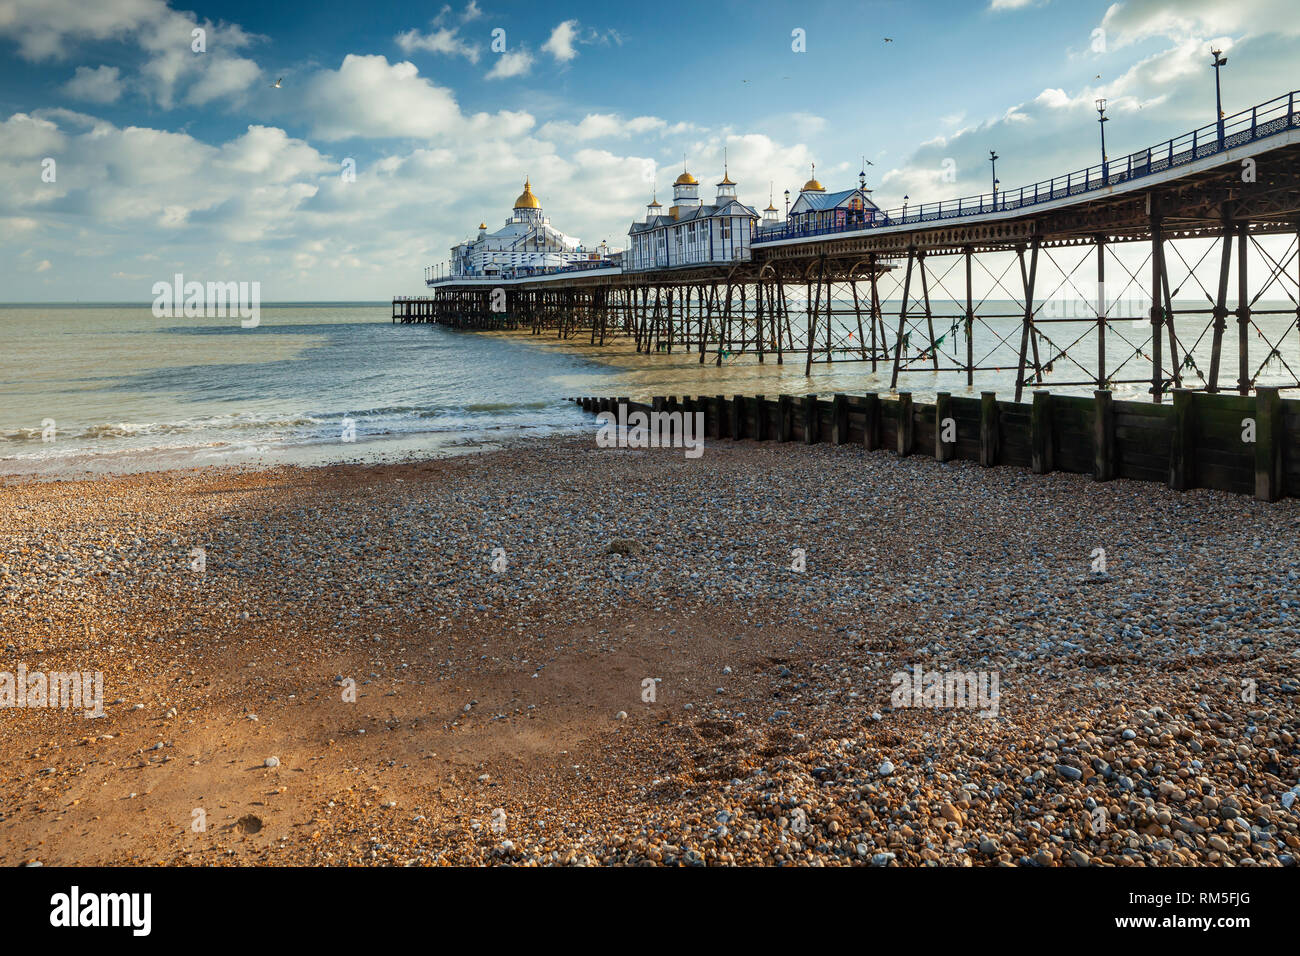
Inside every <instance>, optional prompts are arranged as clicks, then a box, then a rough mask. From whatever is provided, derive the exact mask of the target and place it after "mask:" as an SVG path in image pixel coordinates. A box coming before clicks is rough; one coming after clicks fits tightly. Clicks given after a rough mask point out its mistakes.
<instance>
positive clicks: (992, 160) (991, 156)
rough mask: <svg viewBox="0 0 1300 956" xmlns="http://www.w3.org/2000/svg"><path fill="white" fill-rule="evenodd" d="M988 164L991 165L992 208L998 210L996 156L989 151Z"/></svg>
mask: <svg viewBox="0 0 1300 956" xmlns="http://www.w3.org/2000/svg"><path fill="white" fill-rule="evenodd" d="M989 162H990V163H991V164H992V165H993V208H994V209H997V208H998V154H997V153H995V152H993V150H991V149H990V150H989Z"/></svg>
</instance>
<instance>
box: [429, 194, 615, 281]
mask: <svg viewBox="0 0 1300 956" xmlns="http://www.w3.org/2000/svg"><path fill="white" fill-rule="evenodd" d="M614 251H615V252H618V251H620V250H614ZM603 258H605V249H604V248H600V249H597V250H588V249H586V248H585V247H584V246H583V245H582V241H581V240H580V239H578V238H576V237H574V236H566V235H565V234H564V233H562V232H560V231H559V230H558V229H556V228H555V227H553V226H552V225H551V221H550V219H548V218H547V217H546V216H545V215H543V213H542V202H541V200H540V199H538V198H537V195H536V194H535V193H534V192H533V181H532V179H531V177H528V176H525V177H524V191H523V192H521V193H520V194H519V196H518V197H517V198H516V199H515V204H514V207H513V208H512V210H511V215H510V218H509V219H507V220H506V222H505V226H504V227H502V228H501V229H498V230H497V231H496V232H494V233H491V234H489V233H488V231H487V224H486V223H482V222H481V223H479V227H478V236H477V237H476V238H474V239H472V240H471V239H467V240H465V241H464V242H462V243H459V244H458V245H455V246H453V247H452V250H451V274H452V276H456V277H476V276H498V277H503V278H504V277H510V276H526V275H537V274H540V273H543V272H553V271H555V270H557V269H563V268H565V267H567V266H571V265H573V264H575V263H578V262H583V263H586V262H593V261H597V260H601V259H603Z"/></svg>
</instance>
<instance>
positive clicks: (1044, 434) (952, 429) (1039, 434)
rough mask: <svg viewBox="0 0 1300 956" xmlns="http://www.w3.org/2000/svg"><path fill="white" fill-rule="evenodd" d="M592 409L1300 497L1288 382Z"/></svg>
mask: <svg viewBox="0 0 1300 956" xmlns="http://www.w3.org/2000/svg"><path fill="white" fill-rule="evenodd" d="M573 401H575V402H577V403H579V404H581V406H582V408H583V409H584V410H586V411H590V412H593V413H598V412H602V411H609V412H617V410H618V405H619V403H624V404H626V405H627V406H628V412H629V413H631V412H633V411H642V412H651V411H664V412H674V411H677V412H703V413H704V422H705V436H706V437H707V438H713V439H724V438H725V439H751V440H756V441H785V442H789V441H796V442H803V443H805V444H814V443H817V442H827V443H830V444H836V445H844V444H861V445H863V446H864V447H866V448H867V449H869V450H871V449H879V448H883V449H893V450H895V451H896V452H897V453H898V454H899V455H912V454H922V455H930V456H933V457H934V458H937V459H938V460H939V461H950V460H952V459H964V460H967V461H977V462H979V463H980V464H981V465H984V466H987V467H992V466H995V465H1011V466H1018V467H1022V468H1029V469H1031V470H1032V471H1033V472H1034V473H1035V474H1045V473H1047V472H1049V471H1067V472H1074V473H1077V474H1091V475H1092V476H1093V477H1094V478H1096V479H1097V480H1098V481H1109V480H1111V479H1113V478H1129V479H1133V480H1135V481H1158V482H1162V483H1164V484H1167V485H1168V486H1169V487H1170V488H1174V489H1177V490H1180V491H1185V490H1187V489H1189V488H1214V489H1218V490H1221V491H1230V492H1234V493H1236V494H1253V495H1254V496H1255V497H1256V498H1258V499H1259V500H1261V501H1277V500H1278V499H1279V498H1282V497H1284V496H1291V497H1300V400H1294V399H1287V400H1284V399H1282V398H1281V397H1280V396H1279V394H1278V390H1277V389H1276V388H1268V387H1261V388H1259V389H1257V390H1256V393H1255V394H1254V395H1252V396H1240V395H1210V394H1206V393H1203V392H1194V391H1191V390H1189V389H1176V390H1175V391H1174V392H1173V402H1172V404H1166V405H1155V404H1151V403H1149V402H1125V401H1115V400H1114V399H1113V398H1112V397H1111V393H1110V392H1109V391H1097V392H1094V394H1093V397H1092V398H1088V397H1084V396H1072V395H1053V394H1051V393H1050V392H1047V391H1038V392H1034V393H1033V401H1032V403H1017V402H1006V401H999V400H998V398H997V395H996V394H995V393H993V392H984V393H982V394H981V395H980V397H979V398H967V397H962V396H953V395H950V394H948V393H945V392H940V393H939V394H938V395H937V396H936V401H935V403H934V404H924V403H918V402H913V401H912V396H911V394H910V393H908V392H900V393H898V394H897V396H896V397H882V396H880V395H877V394H867V395H843V394H840V395H835V396H833V397H832V398H831V399H830V400H826V399H822V398H818V396H816V395H806V396H795V395H781V396H777V397H775V398H768V397H766V396H763V395H755V396H750V397H746V396H743V395H734V396H732V397H731V398H727V397H725V396H723V395H718V396H715V397H705V396H701V397H696V398H680V399H679V398H676V397H656V398H654V399H653V400H652V402H651V404H648V405H647V404H645V403H641V402H632V401H629V400H628V399H626V398H593V397H585V398H575V399H573Z"/></svg>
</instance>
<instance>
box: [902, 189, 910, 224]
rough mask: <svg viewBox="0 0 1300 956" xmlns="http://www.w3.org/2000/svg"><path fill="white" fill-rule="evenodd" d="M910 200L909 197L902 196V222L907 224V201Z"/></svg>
mask: <svg viewBox="0 0 1300 956" xmlns="http://www.w3.org/2000/svg"><path fill="white" fill-rule="evenodd" d="M910 198H911V197H910V196H907V195H904V196H903V222H907V200H908V199H910Z"/></svg>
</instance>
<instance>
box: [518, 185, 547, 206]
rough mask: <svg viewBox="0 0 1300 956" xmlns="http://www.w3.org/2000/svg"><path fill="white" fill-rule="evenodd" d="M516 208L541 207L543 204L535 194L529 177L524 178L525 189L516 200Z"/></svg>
mask: <svg viewBox="0 0 1300 956" xmlns="http://www.w3.org/2000/svg"><path fill="white" fill-rule="evenodd" d="M515 208H516V209H541V208H542V204H541V202H539V201H538V199H537V197H536V196H534V195H533V185H532V183H530V182H529V181H528V180H527V179H525V180H524V191H523V192H521V193H520V194H519V198H518V199H516V200H515Z"/></svg>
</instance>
